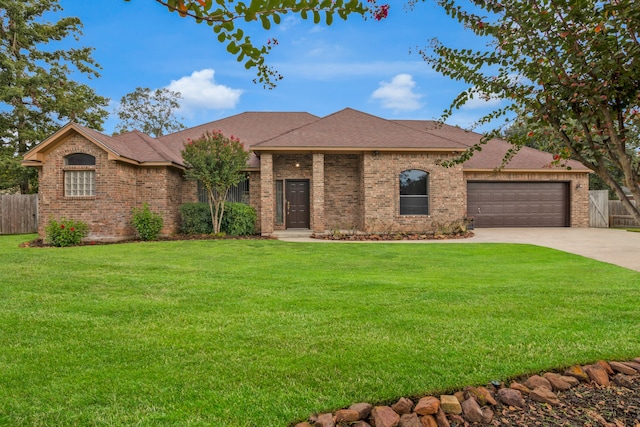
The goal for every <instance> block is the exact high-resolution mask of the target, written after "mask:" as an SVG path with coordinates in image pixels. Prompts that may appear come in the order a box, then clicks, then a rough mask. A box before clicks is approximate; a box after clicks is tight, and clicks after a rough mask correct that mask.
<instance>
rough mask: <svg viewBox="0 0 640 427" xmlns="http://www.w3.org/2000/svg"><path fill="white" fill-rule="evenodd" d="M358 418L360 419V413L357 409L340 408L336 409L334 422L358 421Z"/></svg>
mask: <svg viewBox="0 0 640 427" xmlns="http://www.w3.org/2000/svg"><path fill="white" fill-rule="evenodd" d="M359 419H360V413H358V411H356V410H354V409H340V410H338V411H336V416H335V420H336V423H339V422H341V421H345V422H348V423H350V422H354V421H358V420H359Z"/></svg>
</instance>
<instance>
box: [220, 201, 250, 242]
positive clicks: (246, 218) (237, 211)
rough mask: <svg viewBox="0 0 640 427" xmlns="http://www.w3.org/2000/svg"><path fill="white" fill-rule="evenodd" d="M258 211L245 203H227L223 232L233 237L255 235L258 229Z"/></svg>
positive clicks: (223, 217)
mask: <svg viewBox="0 0 640 427" xmlns="http://www.w3.org/2000/svg"><path fill="white" fill-rule="evenodd" d="M256 219H257V215H256V210H255V209H254V208H252V207H251V206H249V205H245V204H244V203H225V207H224V215H223V216H222V227H220V228H221V230H222V231H223V232H225V233H227V234H229V235H231V236H246V235H249V234H253V233H254V231H255V228H256Z"/></svg>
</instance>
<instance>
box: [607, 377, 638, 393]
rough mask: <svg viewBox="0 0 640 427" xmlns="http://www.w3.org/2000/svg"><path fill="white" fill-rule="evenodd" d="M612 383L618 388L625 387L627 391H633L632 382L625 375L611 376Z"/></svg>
mask: <svg viewBox="0 0 640 427" xmlns="http://www.w3.org/2000/svg"><path fill="white" fill-rule="evenodd" d="M612 380H613V383H614V384H615V385H617V386H619V387H626V388H628V389H629V390H633V388H634V386H633V382H632V381H631V377H630V376H626V375H625V374H616V375H614V376H613V379H612Z"/></svg>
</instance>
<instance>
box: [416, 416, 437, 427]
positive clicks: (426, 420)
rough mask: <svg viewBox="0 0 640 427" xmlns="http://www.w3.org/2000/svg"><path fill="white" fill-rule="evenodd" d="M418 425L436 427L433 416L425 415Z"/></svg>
mask: <svg viewBox="0 0 640 427" xmlns="http://www.w3.org/2000/svg"><path fill="white" fill-rule="evenodd" d="M420 423H421V424H422V427H438V423H437V422H436V418H435V417H434V416H433V415H425V416H424V417H422V418H420Z"/></svg>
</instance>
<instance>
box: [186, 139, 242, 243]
mask: <svg viewBox="0 0 640 427" xmlns="http://www.w3.org/2000/svg"><path fill="white" fill-rule="evenodd" d="M182 158H183V159H184V161H185V163H186V165H187V167H188V169H187V170H186V172H185V176H186V178H187V179H189V180H193V181H200V182H201V183H202V185H203V186H204V188H206V189H207V195H208V196H209V210H210V211H211V223H212V225H213V232H214V233H216V234H217V233H220V226H221V224H222V216H223V215H224V203H225V200H226V199H227V193H228V192H229V189H230V188H231V187H233V186H234V185H237V184H238V183H239V182H240V181H242V179H243V178H244V174H243V173H242V169H244V168H245V167H246V165H247V160H248V159H249V153H248V152H247V151H245V150H244V147H243V145H242V143H241V142H240V140H239V139H237V138H235V137H234V136H233V135H231V136H230V137H229V138H227V137H225V136H224V135H223V134H222V133H221V132H220V131H216V132H207V133H206V134H204V135H203V136H202V137H201V138H200V139H197V140H195V141H191V140H187V143H186V144H185V147H184V150H182Z"/></svg>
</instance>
